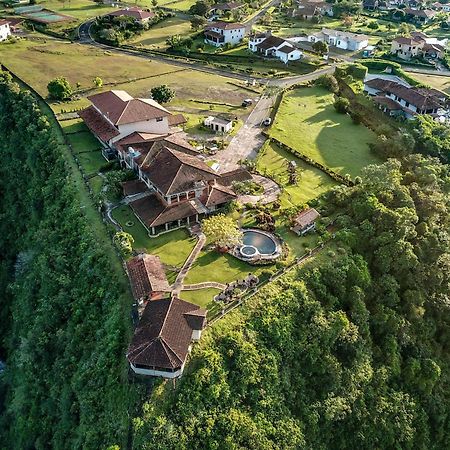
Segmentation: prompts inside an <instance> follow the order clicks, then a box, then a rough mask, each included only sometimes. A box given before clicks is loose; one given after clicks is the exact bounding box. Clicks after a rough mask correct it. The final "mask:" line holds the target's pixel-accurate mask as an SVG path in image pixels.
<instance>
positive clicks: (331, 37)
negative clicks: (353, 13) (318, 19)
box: [308, 28, 369, 51]
mask: <svg viewBox="0 0 450 450" xmlns="http://www.w3.org/2000/svg"><path fill="white" fill-rule="evenodd" d="M308 41H309V42H313V43H314V42H318V41H322V42H326V43H327V44H328V45H330V46H332V47H337V48H340V49H342V50H351V51H355V50H362V49H364V48H366V47H367V46H368V45H369V36H366V35H364V34H356V33H349V32H347V31H338V30H330V29H327V28H322V31H318V32H316V33H313V34H311V35H309V36H308Z"/></svg>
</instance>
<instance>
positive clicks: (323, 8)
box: [292, 0, 334, 20]
mask: <svg viewBox="0 0 450 450" xmlns="http://www.w3.org/2000/svg"><path fill="white" fill-rule="evenodd" d="M333 15H334V11H333V5H332V4H331V3H327V2H325V1H322V0H299V1H298V2H297V7H296V8H294V9H293V11H292V16H293V17H299V18H300V19H303V20H312V18H313V17H317V16H319V17H320V16H328V17H333Z"/></svg>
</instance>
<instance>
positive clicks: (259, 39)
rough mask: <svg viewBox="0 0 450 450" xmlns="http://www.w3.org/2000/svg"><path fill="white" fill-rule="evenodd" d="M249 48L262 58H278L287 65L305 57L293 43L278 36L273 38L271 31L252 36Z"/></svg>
mask: <svg viewBox="0 0 450 450" xmlns="http://www.w3.org/2000/svg"><path fill="white" fill-rule="evenodd" d="M248 48H249V50H250V51H252V52H254V53H257V54H261V55H262V56H267V57H269V56H272V57H275V58H278V59H280V60H281V61H283V62H284V63H285V64H287V63H288V62H289V61H296V60H298V59H300V58H301V57H302V56H303V53H302V52H301V50H299V49H298V48H297V47H295V46H294V45H293V44H292V43H291V42H289V41H287V40H286V39H283V38H280V37H278V36H272V33H271V32H270V31H268V32H266V33H258V34H254V35H252V36H250V39H249V41H248Z"/></svg>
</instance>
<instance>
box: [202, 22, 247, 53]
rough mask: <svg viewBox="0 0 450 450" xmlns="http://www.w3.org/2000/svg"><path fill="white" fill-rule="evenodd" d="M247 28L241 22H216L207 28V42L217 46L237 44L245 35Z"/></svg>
mask: <svg viewBox="0 0 450 450" xmlns="http://www.w3.org/2000/svg"><path fill="white" fill-rule="evenodd" d="M245 32H246V28H245V25H243V24H241V23H232V22H214V23H212V24H210V25H208V26H207V27H206V29H205V42H206V43H207V44H210V45H214V46H215V47H220V46H222V45H225V44H231V45H236V44H239V42H241V41H242V39H244V37H245Z"/></svg>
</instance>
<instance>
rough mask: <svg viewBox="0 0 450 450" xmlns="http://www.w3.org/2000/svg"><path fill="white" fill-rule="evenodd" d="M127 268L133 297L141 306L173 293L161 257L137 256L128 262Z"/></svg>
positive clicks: (144, 254)
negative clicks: (165, 294)
mask: <svg viewBox="0 0 450 450" xmlns="http://www.w3.org/2000/svg"><path fill="white" fill-rule="evenodd" d="M126 268H127V273H128V278H129V279H130V284H131V290H132V292H133V297H134V299H135V300H136V302H137V303H138V304H139V305H142V304H144V302H147V301H148V300H154V299H156V298H161V297H162V296H163V295H164V293H167V292H170V291H171V289H170V286H169V283H168V281H167V278H166V273H165V271H164V267H163V265H162V263H161V260H160V259H159V256H154V255H148V254H146V253H143V254H140V255H137V256H135V257H133V258H131V259H129V260H128V261H127V262H126Z"/></svg>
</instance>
